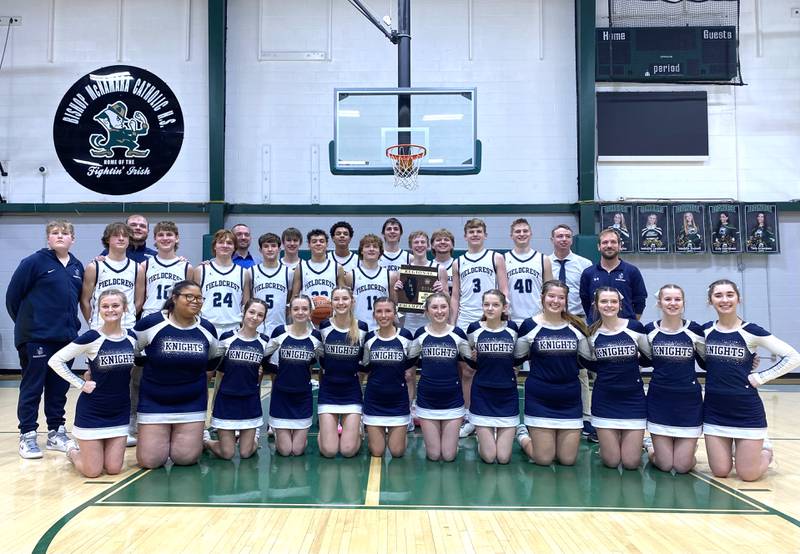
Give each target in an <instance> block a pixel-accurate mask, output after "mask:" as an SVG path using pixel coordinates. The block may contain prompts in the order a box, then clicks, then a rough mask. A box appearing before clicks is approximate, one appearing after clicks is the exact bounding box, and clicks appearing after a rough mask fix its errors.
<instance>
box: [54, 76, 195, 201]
mask: <svg viewBox="0 0 800 554" xmlns="http://www.w3.org/2000/svg"><path fill="white" fill-rule="evenodd" d="M53 142H54V143H55V148H56V153H57V154H58V159H59V160H61V165H63V166H64V169H66V170H67V173H69V174H70V176H71V177H72V178H73V179H75V180H76V181H77V182H78V183H80V184H81V185H83V186H84V187H86V188H88V189H91V190H93V191H95V192H99V193H101V194H114V195H121V194H131V193H134V192H138V191H140V190H144V189H146V188H147V187H149V186H151V185H152V184H153V183H155V182H156V181H158V180H159V179H161V178H162V177H163V176H164V175H165V174H166V173H167V171H169V169H170V168H171V167H172V164H173V163H175V160H176V159H177V157H178V154H179V153H180V150H181V144H182V143H183V112H182V111H181V107H180V105H179V104H178V99H177V98H176V97H175V94H174V93H173V92H172V90H170V88H169V87H168V86H167V84H166V83H165V82H164V81H162V80H161V79H159V78H158V77H157V76H156V75H154V74H152V73H150V72H149V71H146V70H144V69H141V68H139V67H134V66H130V65H114V66H109V67H102V68H100V69H97V70H95V71H92V72H91V73H89V74H88V75H84V76H83V77H81V78H80V79H78V81H77V82H76V83H75V84H74V85H72V87H70V89H69V90H68V91H67V93H66V94H65V95H64V97H63V98H62V99H61V103H60V104H59V106H58V110H57V111H56V116H55V121H54V122H53Z"/></svg>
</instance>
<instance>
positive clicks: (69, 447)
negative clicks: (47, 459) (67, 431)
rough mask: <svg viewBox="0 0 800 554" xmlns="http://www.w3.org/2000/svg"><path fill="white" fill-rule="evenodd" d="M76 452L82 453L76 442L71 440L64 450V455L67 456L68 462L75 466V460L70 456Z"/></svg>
mask: <svg viewBox="0 0 800 554" xmlns="http://www.w3.org/2000/svg"><path fill="white" fill-rule="evenodd" d="M74 450H77V451H78V452H80V451H81V449H80V448H79V447H78V444H77V443H76V442H75V441H74V440H72V439H69V440H68V441H67V445H66V447H65V449H64V454H65V455H66V456H67V460H69V461H70V462H71V463H73V464H74V463H75V460H73V459H72V456H70V455H69V454H70V452H72V451H74Z"/></svg>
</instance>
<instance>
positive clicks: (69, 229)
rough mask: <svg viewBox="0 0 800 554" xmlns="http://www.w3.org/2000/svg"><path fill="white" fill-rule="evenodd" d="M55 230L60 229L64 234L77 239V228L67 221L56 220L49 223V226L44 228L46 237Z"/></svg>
mask: <svg viewBox="0 0 800 554" xmlns="http://www.w3.org/2000/svg"><path fill="white" fill-rule="evenodd" d="M54 229H58V230H59V231H62V232H64V233H69V234H70V235H72V237H73V238H74V237H75V226H74V225H73V224H72V223H71V222H70V221H67V220H66V219H54V220H52V221H48V222H47V226H46V227H45V228H44V236H47V235H49V234H50V232H51V231H53V230H54Z"/></svg>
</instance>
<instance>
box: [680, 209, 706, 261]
mask: <svg viewBox="0 0 800 554" xmlns="http://www.w3.org/2000/svg"><path fill="white" fill-rule="evenodd" d="M672 234H673V236H674V237H675V242H674V245H675V252H678V253H680V254H702V253H704V252H705V251H706V238H705V237H706V210H705V206H703V204H674V205H673V206H672Z"/></svg>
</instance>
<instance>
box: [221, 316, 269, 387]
mask: <svg viewBox="0 0 800 554" xmlns="http://www.w3.org/2000/svg"><path fill="white" fill-rule="evenodd" d="M219 342H220V346H221V347H222V348H225V349H226V352H225V356H224V357H223V358H222V363H221V364H220V365H219V367H218V368H217V369H218V370H219V371H221V372H222V373H223V374H224V376H223V378H222V380H221V381H220V383H219V391H218V392H219V394H225V395H229V396H249V395H252V394H259V388H258V387H259V385H258V370H259V368H261V367H263V366H264V365H265V362H266V358H265V353H266V351H267V346H268V345H269V338H267V337H266V336H265V335H262V334H256V336H255V337H252V338H246V337H242V336H240V335H239V334H238V332H234V331H227V332H226V333H223V334H222V336H221V337H220V338H219Z"/></svg>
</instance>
